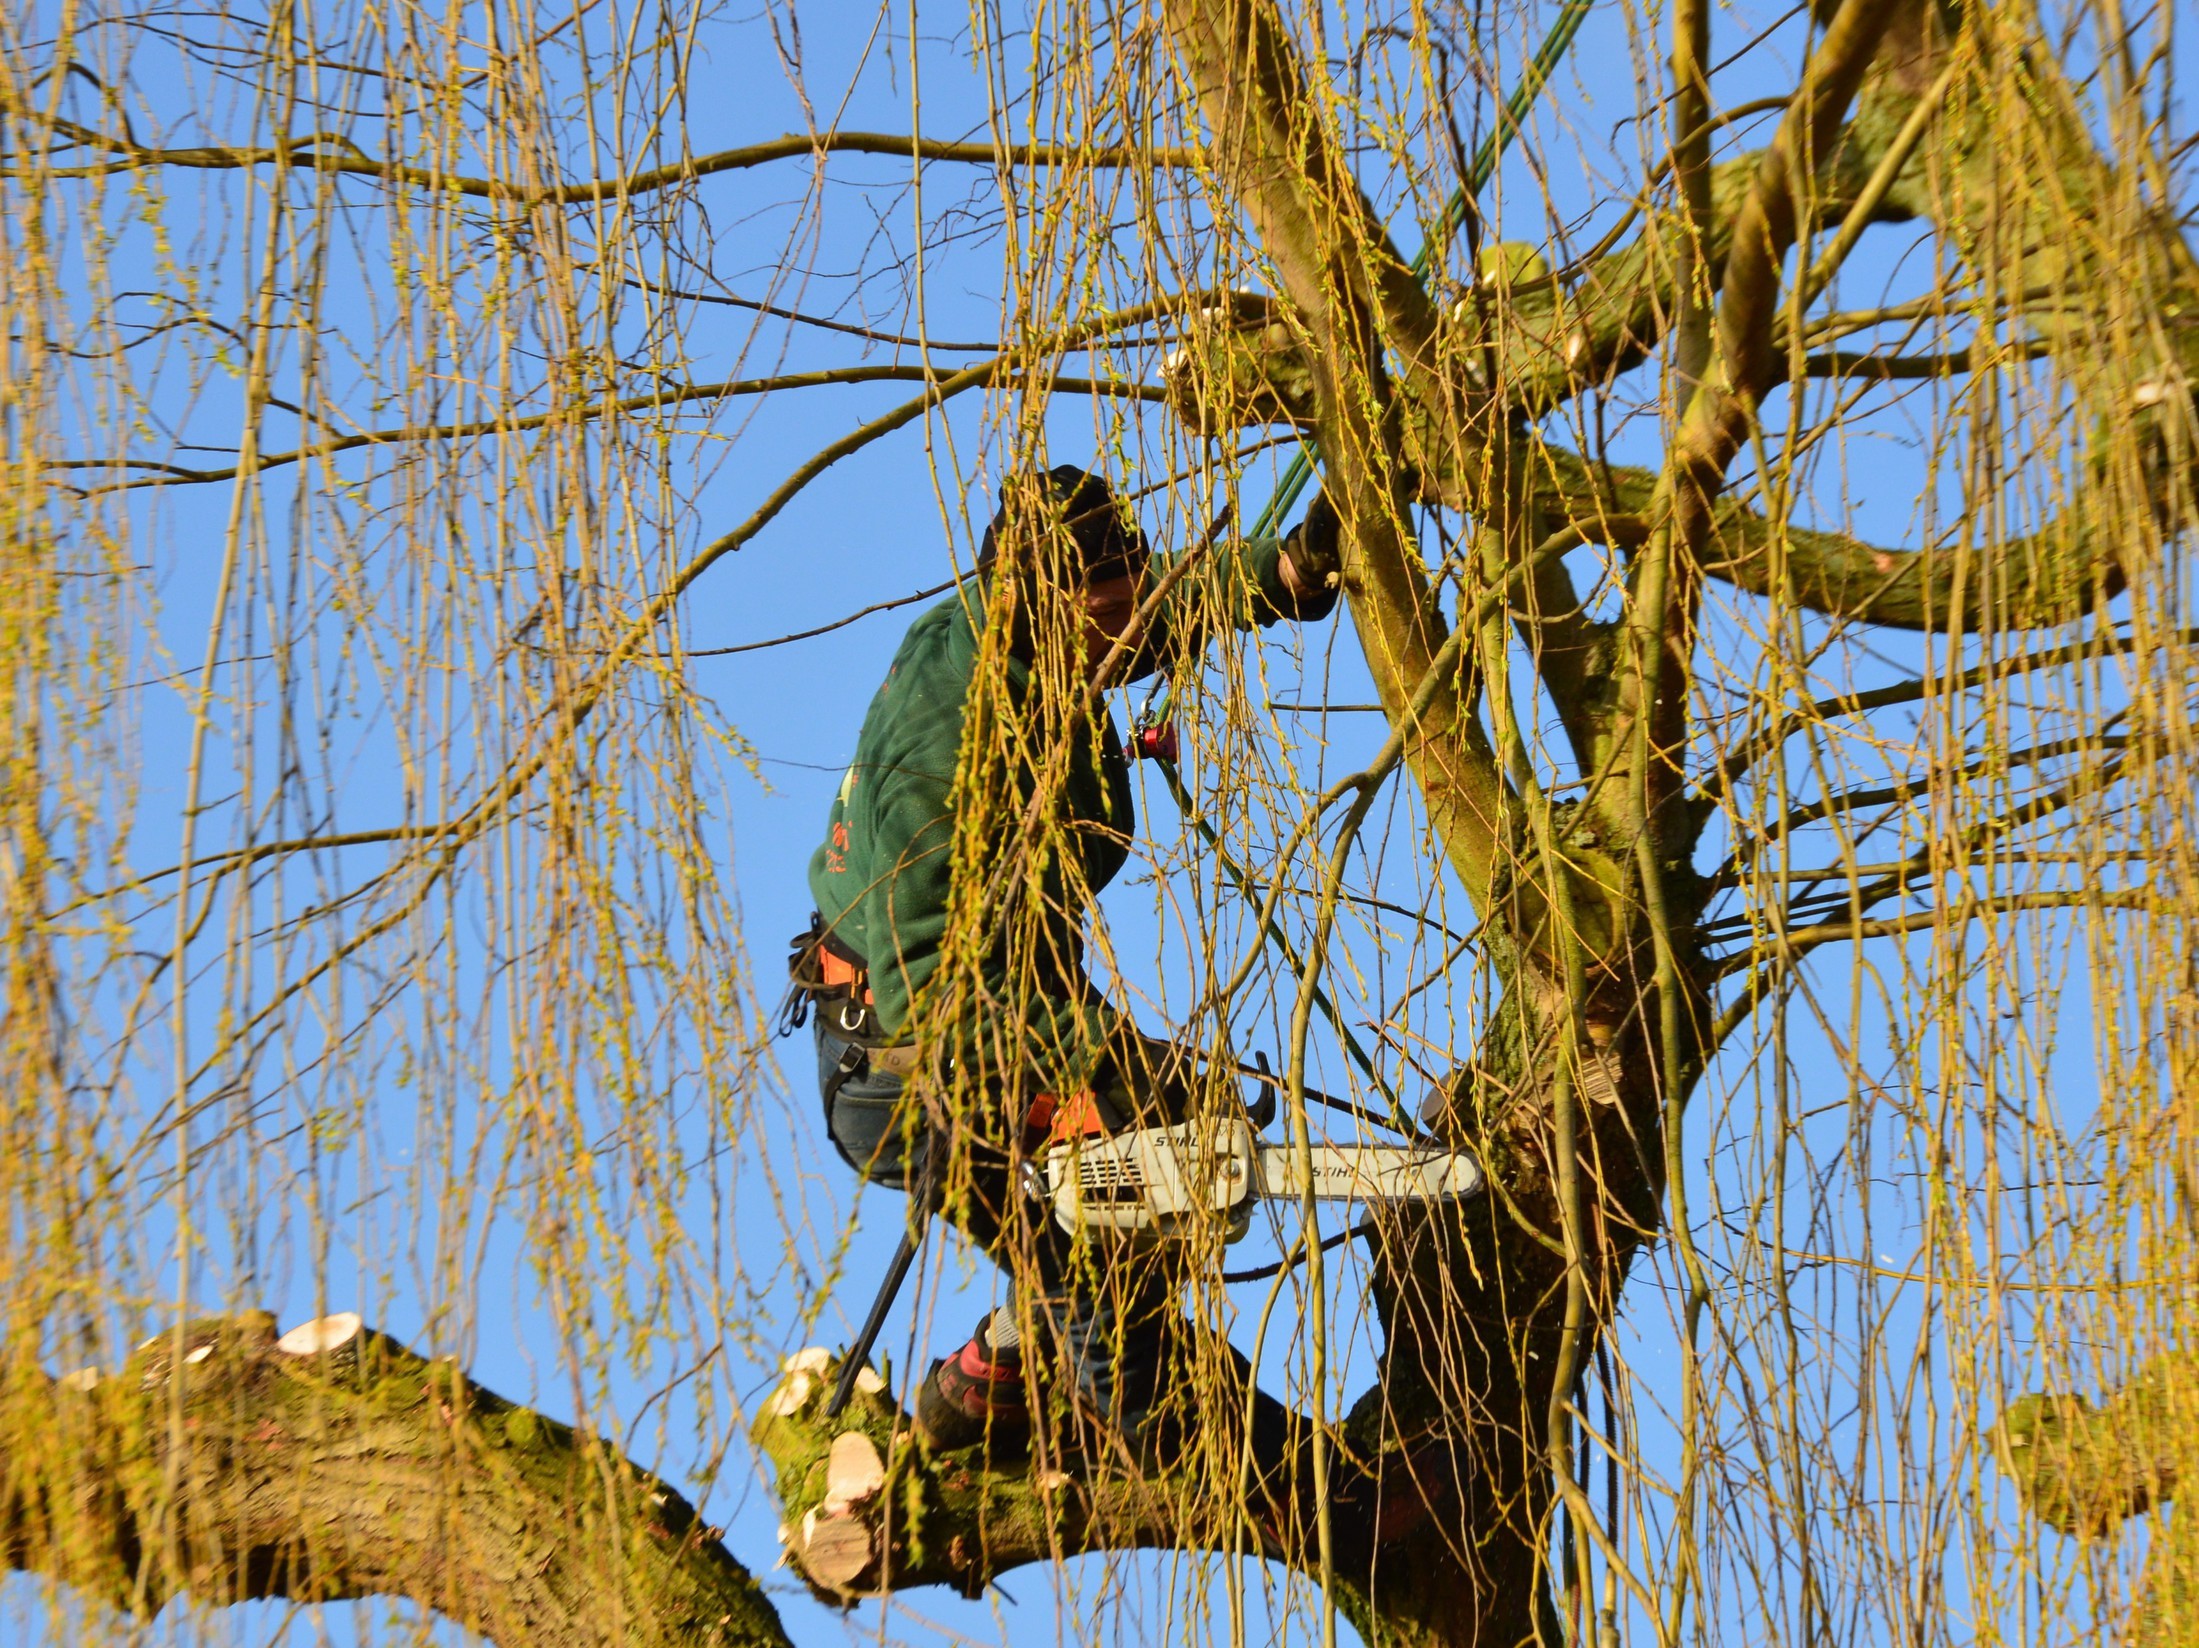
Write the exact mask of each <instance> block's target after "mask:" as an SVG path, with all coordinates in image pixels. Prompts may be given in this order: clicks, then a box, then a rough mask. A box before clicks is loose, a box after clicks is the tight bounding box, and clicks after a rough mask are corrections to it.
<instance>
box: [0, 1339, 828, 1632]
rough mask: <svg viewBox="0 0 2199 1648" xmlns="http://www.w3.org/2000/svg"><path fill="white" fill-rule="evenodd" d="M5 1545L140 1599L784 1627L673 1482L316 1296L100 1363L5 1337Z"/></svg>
mask: <svg viewBox="0 0 2199 1648" xmlns="http://www.w3.org/2000/svg"><path fill="white" fill-rule="evenodd" d="M0 1402H4V1404H5V1424H4V1428H0V1434H5V1435H8V1436H12V1437H17V1438H33V1437H35V1438H39V1439H40V1442H39V1445H38V1446H36V1447H33V1448H21V1449H19V1450H18V1451H16V1452H15V1453H12V1454H10V1455H8V1456H6V1457H5V1458H0V1549H4V1551H5V1554H6V1557H7V1561H8V1565H9V1566H10V1567H11V1568H16V1569H24V1570H29V1571H34V1572H37V1573H42V1574H46V1575H48V1576H50V1577H51V1578H53V1579H55V1580H57V1581H59V1582H60V1583H62V1584H65V1585H68V1586H70V1587H72V1588H73V1589H75V1590H77V1591H79V1592H80V1593H82V1594H83V1595H84V1596H86V1597H87V1598H90V1599H93V1600H95V1601H97V1602H99V1603H103V1604H105V1605H106V1606H108V1607H111V1608H115V1609H118V1610H122V1611H124V1612H128V1613H131V1614H134V1615H137V1616H139V1617H149V1616H151V1615H153V1614H155V1613H157V1612H158V1611H159V1610H160V1609H161V1608H162V1607H163V1606H164V1605H165V1604H166V1603H168V1602H169V1601H170V1600H171V1599H173V1598H177V1597H182V1596H186V1595H187V1596H189V1597H190V1598H191V1600H193V1601H194V1602H196V1603H198V1604H199V1605H201V1606H203V1607H222V1606H226V1605H228V1604H231V1603H236V1602H243V1601H247V1600H251V1599H255V1598H266V1597H282V1598H288V1599H291V1600H293V1601H298V1602H333V1601H337V1600H340V1599H343V1598H349V1597H363V1596H389V1597H404V1598H408V1599H410V1600H411V1601H413V1602H415V1603H417V1604H419V1605H420V1606H421V1607H423V1608H427V1609H431V1610H433V1611H434V1612H436V1613H438V1614H441V1615H443V1616H444V1617H445V1618H447V1619H450V1620H452V1621H454V1622H455V1623H457V1624H458V1625H461V1626H463V1627H464V1628H465V1629H467V1630H469V1631H475V1632H479V1633H480V1634H482V1635H483V1636H486V1637H488V1638H489V1639H490V1640H492V1641H494V1642H496V1643H497V1644H499V1645H500V1648H590V1645H595V1644H606V1645H608V1644H613V1643H617V1644H629V1645H637V1648H705V1645H713V1648H752V1645H753V1648H765V1645H770V1648H784V1645H785V1644H786V1643H787V1637H786V1635H785V1632H784V1631H783V1630H782V1629H781V1628H780V1624H779V1618H778V1614H777V1611H776V1610H775V1609H774V1608H773V1607H772V1605H771V1603H770V1601H769V1600H768V1599H767V1598H766V1597H765V1596H764V1595H763V1593H762V1591H761V1590H760V1589H759V1588H758V1586H757V1584H756V1582H755V1581H754V1579H752V1578H751V1577H750V1576H749V1574H748V1572H747V1571H746V1570H745V1569H744V1568H742V1567H741V1565H740V1564H739V1563H737V1562H735V1561H734V1560H733V1558H732V1557H731V1556H730V1555H729V1554H728V1553H727V1551H726V1549H725V1547H724V1546H723V1545H722V1544H720V1543H719V1540H718V1536H717V1531H716V1530H715V1529H711V1528H705V1527H703V1526H702V1525H701V1524H700V1523H699V1522H698V1521H697V1520H696V1517H695V1513H694V1511H693V1510H692V1508H691V1507H690V1506H689V1505H688V1503H687V1501H686V1500H685V1499H683V1498H682V1497H681V1496H680V1495H679V1494H678V1493H677V1492H675V1491H674V1490H673V1489H672V1488H671V1487H670V1486H669V1485H668V1484H666V1483H664V1482H662V1481H660V1480H658V1479H657V1478H656V1477H654V1476H652V1475H650V1474H649V1473H648V1472H646V1471H643V1470H640V1469H637V1468H636V1467H635V1466H634V1465H632V1464H631V1463H629V1462H628V1461H626V1460H625V1459H623V1458H621V1457H620V1456H619V1454H618V1453H617V1451H616V1450H615V1449H613V1448H611V1447H609V1446H608V1445H607V1444H604V1443H602V1442H600V1441H598V1440H595V1439H592V1438H590V1437H587V1436H585V1435H583V1434H581V1433H579V1432H576V1431H575V1430H574V1429H573V1428H571V1427H570V1426H566V1425H562V1424H559V1423H557V1422H556V1421H554V1420H551V1419H546V1418H544V1417H542V1416H541V1415H540V1414H537V1413H534V1412H532V1411H531V1410H529V1409H527V1408H523V1407H519V1406H517V1405H515V1404H513V1403H510V1402H507V1401H505V1400H503V1399H502V1398H501V1397H498V1396H496V1395H494V1394H493V1393H492V1392H490V1391H488V1390H485V1389H483V1388H482V1387H481V1386H479V1385H476V1384H475V1383H473V1382H472V1381H471V1380H470V1379H468V1378H467V1377H466V1376H465V1375H464V1374H463V1373H461V1372H460V1371H459V1370H458V1368H457V1367H456V1366H455V1365H454V1364H453V1363H451V1362H449V1361H429V1360H427V1359H425V1358H423V1357H420V1356H417V1355H415V1354H413V1353H412V1352H411V1351H409V1350H406V1349H405V1348H404V1347H402V1346H401V1345H398V1344H397V1343H396V1342H395V1341H393V1340H391V1339H388V1338H386V1337H384V1336H383V1335H381V1334H379V1333H376V1332H374V1331H373V1330H372V1329H369V1328H366V1327H363V1326H362V1325H361V1324H360V1322H359V1319H358V1318H357V1317H356V1316H351V1315H341V1316H331V1317H325V1318H322V1319H321V1320H319V1321H317V1322H311V1323H307V1324H306V1325H305V1326H303V1327H300V1328H295V1329H293V1330H292V1331H291V1332H290V1333H288V1334H285V1335H283V1336H282V1337H281V1338H279V1339H278V1338H277V1337H276V1333H275V1323H274V1319H273V1318H272V1317H270V1316H267V1315H265V1314H264V1313H258V1312H252V1313H247V1314H245V1315H242V1316H237V1317H233V1318H215V1319H204V1320H198V1321H192V1322H186V1323H184V1324H183V1325H182V1326H181V1327H180V1328H178V1329H176V1330H175V1331H173V1332H170V1333H163V1334H160V1335H159V1336H157V1337H155V1338H152V1339H149V1340H147V1341H146V1342H145V1343H144V1344H143V1345H141V1346H139V1347H138V1349H137V1350H136V1352H135V1353H133V1354H132V1355H131V1357H130V1359H129V1361H128V1363H127V1364H126V1365H125V1366H124V1367H123V1368H122V1370H121V1371H120V1372H119V1373H118V1374H116V1375H114V1376H113V1377H102V1376H100V1375H99V1374H97V1373H96V1372H94V1371H93V1370H89V1369H87V1370H84V1371H83V1372H80V1373H77V1374H71V1375H68V1376H66V1377H64V1378H62V1379H59V1380H55V1379H49V1378H48V1377H46V1375H45V1374H44V1373H42V1372H41V1371H39V1370H38V1369H37V1368H36V1367H35V1366H29V1365H26V1364H25V1363H24V1362H22V1361H21V1360H18V1362H17V1363H16V1365H15V1366H14V1367H13V1368H12V1369H10V1370H9V1371H8V1373H7V1374H6V1376H5V1380H4V1383H0Z"/></svg>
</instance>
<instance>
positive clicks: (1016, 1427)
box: [916, 1309, 1031, 1452]
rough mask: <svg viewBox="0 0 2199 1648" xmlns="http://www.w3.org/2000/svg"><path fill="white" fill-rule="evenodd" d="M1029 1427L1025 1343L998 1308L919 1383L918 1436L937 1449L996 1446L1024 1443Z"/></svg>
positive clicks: (1012, 1324)
mask: <svg viewBox="0 0 2199 1648" xmlns="http://www.w3.org/2000/svg"><path fill="white" fill-rule="evenodd" d="M1030 1425H1031V1413H1030V1407H1029V1405H1028V1403H1027V1402H1026V1400H1025V1397H1024V1390H1023V1346H1022V1343H1021V1341H1020V1339H1019V1338H1018V1336H1017V1334H1016V1328H1015V1319H1014V1318H1013V1317H1012V1316H1010V1315H1009V1314H1008V1313H1007V1311H1006V1310H1004V1309H1003V1310H996V1311H994V1312H993V1313H992V1314H991V1315H990V1316H988V1317H986V1318H985V1320H984V1321H982V1322H980V1323H978V1325H977V1331H976V1332H975V1333H973V1334H971V1335H970V1338H969V1342H968V1343H967V1344H965V1345H964V1346H963V1347H962V1348H961V1349H960V1350H958V1351H956V1352H955V1353H954V1354H953V1355H952V1356H949V1357H946V1358H943V1359H942V1360H940V1361H938V1362H935V1363H933V1364H932V1371H931V1372H930V1373H929V1374H928V1375H926V1376H925V1379H924V1382H923V1384H921V1385H919V1386H918V1387H917V1389H916V1434H917V1436H918V1437H919V1438H920V1439H921V1440H922V1441H923V1443H924V1445H925V1446H926V1447H928V1448H931V1449H933V1450H934V1451H935V1452H952V1451H954V1450H955V1449H957V1448H967V1447H972V1446H974V1445H976V1444H977V1443H980V1442H983V1443H985V1444H986V1446H987V1447H988V1449H994V1450H998V1449H1001V1448H1004V1447H1006V1446H1010V1445H1015V1444H1020V1443H1021V1442H1022V1441H1023V1438H1024V1436H1025V1434H1026V1433H1027V1432H1028V1431H1029V1430H1030Z"/></svg>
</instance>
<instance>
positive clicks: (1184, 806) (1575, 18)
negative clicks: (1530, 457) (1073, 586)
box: [1138, 0, 1595, 1131]
mask: <svg viewBox="0 0 2199 1648" xmlns="http://www.w3.org/2000/svg"><path fill="white" fill-rule="evenodd" d="M1594 4H1595V0H1565V4H1564V5H1563V6H1561V7H1560V8H1559V10H1558V15H1557V17H1556V18H1555V19H1554V20H1553V21H1552V23H1551V25H1550V32H1549V33H1548V34H1547V35H1545V36H1544V37H1543V41H1542V45H1541V46H1540V47H1539V48H1537V50H1536V52H1535V55H1534V57H1533V58H1532V59H1530V60H1529V62H1528V65H1527V72H1526V73H1525V74H1524V75H1522V76H1521V77H1520V81H1519V84H1518V85H1516V86H1514V87H1513V88H1512V95H1511V96H1510V97H1508V98H1506V99H1505V100H1504V108H1503V110H1502V112H1501V113H1500V114H1499V115H1498V117H1497V122H1496V125H1495V126H1494V127H1493V128H1492V129H1491V130H1490V131H1489V133H1488V135H1487V136H1485V137H1484V138H1482V140H1481V142H1480V144H1479V145H1478V146H1477V147H1476V148H1475V150H1474V154H1473V158H1472V159H1471V160H1470V161H1468V162H1467V165H1466V175H1465V177H1464V178H1463V179H1462V180H1461V181H1460V183H1459V186H1458V188H1457V189H1456V190H1454V191H1453V192H1452V194H1451V198H1450V199H1449V200H1447V201H1445V202H1444V205H1443V210H1442V212H1441V213H1440V214H1439V215H1438V216H1437V218H1436V220H1435V223H1434V224H1433V225H1432V226H1431V228H1430V229H1429V232H1428V235H1427V237H1426V238H1425V239H1424V240H1423V241H1422V242H1421V246H1420V250H1419V251H1418V252H1417V253H1415V254H1414V256H1413V260H1412V264H1411V269H1412V273H1413V277H1414V278H1415V279H1426V278H1427V273H1428V270H1429V268H1430V267H1431V266H1432V265H1433V264H1434V262H1435V259H1436V257H1437V255H1438V254H1439V253H1440V252H1441V251H1442V249H1443V248H1444V247H1446V246H1448V245H1449V244H1450V241H1451V236H1452V235H1453V234H1455V233H1456V232H1457V230H1458V227H1459V225H1460V224H1462V223H1464V222H1465V221H1466V214H1467V212H1468V211H1469V210H1470V209H1471V204H1472V202H1473V201H1474V200H1476V199H1477V198H1478V197H1479V196H1480V194H1481V191H1482V190H1483V189H1485V188H1487V187H1488V186H1489V180H1490V179H1491V178H1492V177H1494V176H1496V170H1497V162H1498V161H1499V160H1501V159H1503V158H1504V151H1505V149H1506V148H1508V147H1509V146H1510V145H1511V141H1512V137H1513V134H1514V133H1516V132H1517V131H1518V130H1519V129H1520V128H1521V127H1522V126H1523V125H1524V124H1526V120H1527V113H1528V110H1530V109H1531V108H1533V107H1534V103H1535V99H1536V98H1538V97H1540V96H1541V95H1542V89H1543V87H1544V86H1546V85H1548V84H1549V83H1550V76H1551V75H1552V74H1553V73H1554V72H1556V70H1557V66H1558V64H1559V62H1560V61H1561V60H1562V59H1563V58H1564V56H1565V53H1566V51H1567V49H1568V48H1569V47H1571V45H1572V44H1573V36H1574V35H1576V34H1578V33H1579V32H1580V26H1581V23H1582V21H1583V20H1584V19H1585V18H1586V17H1587V16H1588V8H1589V7H1590V6H1592V5H1594ZM1313 464H1314V459H1313V447H1312V444H1311V443H1310V442H1305V441H1301V442H1300V443H1299V446H1298V450H1297V452H1296V453H1295V454H1294V455H1293V456H1292V458H1291V460H1290V463H1289V464H1288V465H1287V466H1286V467H1285V468H1284V470H1283V475H1282V479H1281V480H1279V481H1277V482H1276V485H1275V491H1274V493H1273V495H1271V496H1270V497H1269V499H1268V501H1267V507H1266V508H1265V509H1263V510H1261V511H1260V517H1259V519H1258V520H1256V521H1254V522H1253V524H1252V532H1251V536H1253V537H1255V538H1260V537H1266V536H1271V535H1272V534H1273V533H1274V531H1275V529H1276V527H1277V525H1278V524H1279V523H1280V522H1281V521H1282V519H1283V517H1284V516H1286V515H1288V514H1289V513H1290V512H1291V510H1292V509H1293V508H1294V507H1296V505H1297V502H1298V499H1299V496H1300V495H1301V494H1302V493H1303V492H1304V491H1305V490H1306V483H1307V482H1308V481H1310V480H1311V479H1313ZM1174 696H1175V689H1174V684H1173V683H1171V684H1170V685H1169V686H1168V687H1167V688H1165V689H1164V690H1163V691H1162V692H1161V693H1160V694H1159V695H1158V696H1157V697H1156V698H1155V699H1154V700H1153V702H1152V703H1150V704H1148V705H1147V707H1146V709H1145V710H1144V712H1143V713H1142V714H1140V715H1139V717H1138V722H1139V724H1140V725H1141V726H1151V725H1158V724H1160V723H1161V722H1163V721H1165V720H1167V718H1168V710H1169V705H1170V702H1171V700H1172V699H1173V698H1174ZM1154 765H1156V766H1158V767H1159V768H1160V770H1161V777H1162V779H1163V780H1164V781H1165V782H1166V783H1167V785H1168V790H1169V793H1170V794H1171V795H1173V796H1174V797H1175V798H1176V806H1177V807H1178V809H1179V810H1180V811H1181V812H1182V813H1183V816H1184V820H1185V822H1187V823H1188V824H1190V826H1191V827H1192V828H1193V829H1194V830H1196V831H1198V833H1199V837H1200V839H1201V840H1203V841H1204V842H1205V843H1206V844H1207V848H1208V850H1209V851H1210V852H1212V853H1213V854H1214V856H1215V857H1216V858H1217V859H1219V860H1220V861H1221V865H1222V867H1223V869H1225V870H1226V871H1228V873H1229V879H1230V880H1231V881H1232V882H1233V883H1234V884H1235V885H1236V888H1237V891H1238V892H1239V893H1240V894H1241V895H1243V896H1244V897H1246V898H1248V899H1252V900H1253V902H1254V903H1255V904H1257V903H1258V902H1259V900H1258V898H1257V897H1256V896H1255V895H1254V893H1253V891H1252V878H1251V876H1250V874H1249V873H1248V872H1247V871H1246V870H1244V869H1243V868H1242V867H1241V866H1240V865H1239V864H1238V863H1237V861H1236V860H1235V859H1234V858H1232V857H1231V856H1230V854H1229V849H1228V848H1226V847H1225V846H1223V845H1222V839H1221V836H1220V835H1219V834H1218V833H1217V832H1216V831H1215V829H1214V826H1213V825H1211V824H1209V823H1208V822H1207V821H1206V819H1205V818H1204V817H1202V816H1201V815H1200V813H1199V811H1198V808H1197V805H1196V803H1195V801H1194V800H1193V797H1192V795H1191V792H1190V791H1189V790H1188V789H1186V788H1185V787H1184V782H1183V779H1182V778H1181V776H1179V775H1178V773H1177V771H1176V764H1175V763H1174V762H1173V761H1170V760H1168V759H1167V758H1166V757H1165V756H1162V757H1156V758H1155V760H1154ZM1263 936H1264V938H1265V939H1266V940H1267V941H1268V942H1269V943H1272V944H1273V945H1274V946H1275V947H1276V948H1277V949H1278V950H1280V951H1281V952H1282V954H1283V958H1284V960H1285V961H1286V962H1288V963H1289V964H1290V967H1291V971H1292V972H1293V973H1295V972H1296V971H1297V970H1298V958H1297V952H1296V950H1295V949H1294V947H1293V946H1292V944H1291V942H1290V940H1289V938H1288V937H1287V936H1285V934H1284V932H1283V929H1282V924H1281V923H1280V922H1278V921H1276V920H1275V919H1273V918H1272V917H1271V918H1270V919H1269V920H1268V923H1267V930H1266V932H1265V934H1264V935H1263ZM1313 1004H1314V1005H1315V1006H1316V1007H1318V1008H1319V1009H1320V1010H1321V1016H1322V1017H1323V1018H1325V1019H1327V1020H1328V1022H1329V1027H1330V1028H1331V1029H1333V1030H1334V1031H1335V1032H1336V1036H1337V1039H1338V1040H1339V1041H1340V1042H1342V1043H1343V1046H1344V1051H1345V1052H1346V1053H1348V1054H1350V1055H1351V1061H1352V1063H1354V1064H1356V1065H1357V1066H1359V1068H1360V1070H1361V1071H1362V1072H1364V1073H1365V1075H1366V1077H1367V1079H1368V1080H1369V1081H1371V1082H1373V1083H1374V1085H1375V1087H1376V1088H1377V1089H1378V1090H1379V1091H1380V1092H1381V1094H1382V1097H1383V1098H1384V1099H1386V1100H1387V1101H1388V1102H1389V1106H1390V1111H1391V1114H1392V1115H1393V1116H1396V1117H1399V1118H1400V1121H1399V1124H1398V1125H1399V1126H1401V1127H1403V1128H1405V1130H1407V1131H1411V1130H1412V1129H1411V1127H1410V1124H1409V1123H1406V1122H1404V1121H1403V1120H1402V1118H1403V1116H1404V1108H1403V1106H1402V1105H1400V1104H1399V1102H1398V1098H1397V1095H1396V1094H1395V1093H1393V1092H1392V1091H1391V1090H1390V1085H1389V1083H1388V1082H1386V1081H1384V1080H1383V1079H1382V1076H1381V1073H1380V1072H1379V1071H1377V1070H1376V1069H1375V1067H1374V1061H1373V1060H1372V1059H1371V1058H1369V1057H1368V1056H1367V1051H1366V1049H1365V1048H1363V1047H1361V1046H1360V1045H1359V1040H1358V1038H1357V1037H1356V1036H1354V1035H1353V1034H1352V1033H1351V1031H1350V1030H1349V1029H1347V1028H1346V1027H1345V1024H1344V1018H1343V1015H1342V1014H1341V1013H1340V1012H1338V1011H1337V1009H1336V1005H1335V1003H1333V1002H1332V1001H1330V1000H1329V998H1328V995H1327V993H1326V992H1325V991H1323V990H1322V988H1321V987H1320V985H1318V984H1316V985H1314V986H1313Z"/></svg>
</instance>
